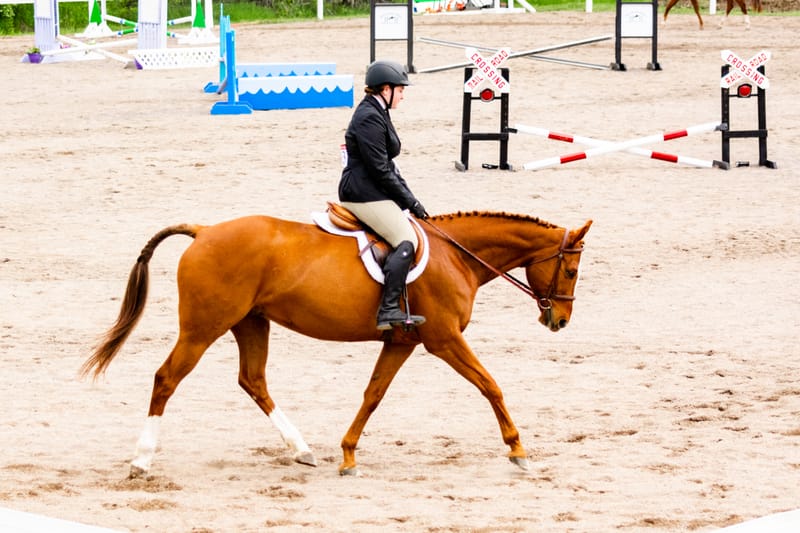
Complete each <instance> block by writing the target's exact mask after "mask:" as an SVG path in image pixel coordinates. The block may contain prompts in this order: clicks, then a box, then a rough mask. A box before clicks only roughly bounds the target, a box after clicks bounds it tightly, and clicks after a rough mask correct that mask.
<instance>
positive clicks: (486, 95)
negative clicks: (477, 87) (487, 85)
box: [480, 89, 494, 102]
mask: <svg viewBox="0 0 800 533" xmlns="http://www.w3.org/2000/svg"><path fill="white" fill-rule="evenodd" d="M480 96H481V101H482V102H491V101H492V100H494V91H493V90H492V89H484V90H482V91H481V95H480Z"/></svg>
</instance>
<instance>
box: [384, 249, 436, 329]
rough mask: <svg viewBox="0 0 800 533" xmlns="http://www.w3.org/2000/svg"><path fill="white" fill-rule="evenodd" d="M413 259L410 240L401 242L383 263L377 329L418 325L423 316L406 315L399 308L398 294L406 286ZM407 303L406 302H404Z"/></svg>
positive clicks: (423, 319)
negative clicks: (381, 296)
mask: <svg viewBox="0 0 800 533" xmlns="http://www.w3.org/2000/svg"><path fill="white" fill-rule="evenodd" d="M413 260H414V245H413V244H411V242H410V241H403V242H401V243H400V244H399V245H398V246H397V248H395V249H394V250H393V251H392V253H391V254H389V257H387V258H386V263H385V264H384V265H383V276H384V280H383V299H382V300H381V306H380V308H379V309H378V329H380V330H389V329H392V328H393V327H394V326H419V325H420V324H424V323H425V317H424V316H419V315H410V316H409V315H408V314H406V312H405V311H403V310H402V309H400V295H401V294H402V293H403V289H404V288H405V286H406V276H408V269H409V268H411V262H412V261H413ZM406 304H408V302H406Z"/></svg>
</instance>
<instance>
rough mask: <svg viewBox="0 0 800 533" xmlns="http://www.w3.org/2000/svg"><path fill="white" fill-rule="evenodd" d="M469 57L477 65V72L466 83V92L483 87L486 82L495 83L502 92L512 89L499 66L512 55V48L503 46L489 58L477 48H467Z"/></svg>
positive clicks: (466, 51)
mask: <svg viewBox="0 0 800 533" xmlns="http://www.w3.org/2000/svg"><path fill="white" fill-rule="evenodd" d="M465 53H466V55H467V58H468V59H469V60H470V61H472V63H473V64H474V65H475V67H476V70H475V74H473V75H472V77H471V78H470V79H468V80H467V81H466V82H465V83H464V92H465V93H471V92H473V91H475V90H476V89H478V88H479V87H481V85H482V84H484V83H485V82H488V83H490V84H491V85H493V86H494V87H495V88H496V89H497V90H498V91H500V92H501V93H507V92H509V90H510V89H511V84H510V83H509V82H508V80H507V79H505V78H504V77H503V75H502V74H501V73H500V71H499V70H497V69H498V68H499V67H501V66H502V65H503V63H505V62H506V59H508V57H509V55H511V49H510V48H501V49H500V50H498V51H497V52H495V54H494V55H493V56H492V57H490V58H489V59H484V57H483V56H481V53H480V52H478V50H477V49H475V48H466V49H465Z"/></svg>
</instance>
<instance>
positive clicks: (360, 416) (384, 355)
mask: <svg viewBox="0 0 800 533" xmlns="http://www.w3.org/2000/svg"><path fill="white" fill-rule="evenodd" d="M414 348H415V345H413V344H392V343H390V342H386V343H384V344H383V348H382V349H381V353H380V355H379V356H378V360H377V361H376V362H375V368H374V369H373V370H372V375H371V376H370V378H369V383H368V384H367V388H366V390H364V401H363V402H362V403H361V408H359V410H358V413H357V414H356V417H355V419H354V420H353V423H352V424H350V428H349V429H348V430H347V433H345V436H344V438H343V439H342V454H343V460H342V464H341V465H339V474H341V475H343V476H346V475H357V474H358V469H357V468H356V445H357V444H358V439H359V437H360V436H361V432H362V431H364V426H366V425H367V420H369V417H370V415H371V414H372V413H373V411H375V409H376V408H377V407H378V404H380V403H381V400H382V399H383V396H384V395H385V394H386V390H387V389H388V388H389V385H390V384H391V383H392V380H393V379H394V377H395V375H397V371H398V370H400V367H401V366H403V364H404V363H405V362H406V361H407V360H408V356H410V355H411V352H413V351H414Z"/></svg>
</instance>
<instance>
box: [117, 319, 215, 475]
mask: <svg viewBox="0 0 800 533" xmlns="http://www.w3.org/2000/svg"><path fill="white" fill-rule="evenodd" d="M212 342H213V339H211V340H208V341H194V342H190V341H189V340H188V339H187V338H186V337H185V336H184V335H181V336H180V337H179V338H178V342H177V343H176V344H175V347H174V348H173V349H172V352H171V353H170V354H169V357H167V360H166V361H164V364H162V365H161V368H159V369H158V371H157V372H156V376H155V379H154V382H153V393H152V395H151V397H150V411H149V412H148V416H147V421H146V422H145V426H144V430H142V433H141V435H140V436H139V440H138V441H137V442H136V457H135V458H134V459H133V461H131V472H130V477H131V478H135V477H140V476H143V475H144V474H146V473H147V472H149V471H150V465H151V464H152V462H153V456H154V455H155V451H156V446H157V445H158V429H159V424H160V422H161V416H162V415H163V414H164V408H165V407H166V405H167V401H168V400H169V398H170V397H171V396H172V394H173V393H174V392H175V389H176V388H177V387H178V384H179V383H180V382H181V380H183V378H185V377H186V376H187V375H188V374H189V372H191V371H192V369H193V368H194V367H195V366H196V365H197V362H198V361H199V360H200V357H202V356H203V353H204V352H205V351H206V349H207V348H208V347H209V346H210V345H211V343H212Z"/></svg>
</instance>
